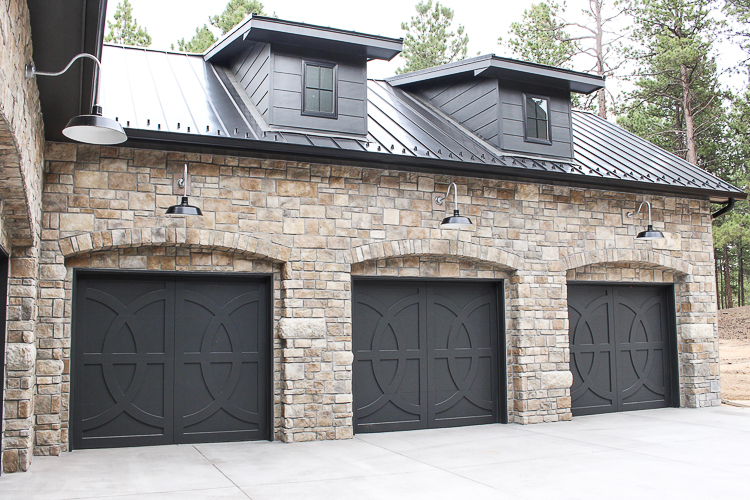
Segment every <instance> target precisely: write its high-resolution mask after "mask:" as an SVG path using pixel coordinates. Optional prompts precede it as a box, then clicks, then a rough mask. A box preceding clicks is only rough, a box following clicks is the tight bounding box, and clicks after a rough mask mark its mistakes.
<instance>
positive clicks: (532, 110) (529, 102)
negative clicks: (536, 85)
mask: <svg viewBox="0 0 750 500" xmlns="http://www.w3.org/2000/svg"><path fill="white" fill-rule="evenodd" d="M526 117H527V118H536V103H535V102H534V99H532V98H531V97H527V98H526Z"/></svg>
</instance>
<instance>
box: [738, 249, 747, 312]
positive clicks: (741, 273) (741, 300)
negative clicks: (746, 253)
mask: <svg viewBox="0 0 750 500" xmlns="http://www.w3.org/2000/svg"><path fill="white" fill-rule="evenodd" d="M737 264H739V269H738V273H739V280H738V281H739V283H738V285H739V290H738V291H737V294H738V296H737V302H738V303H739V305H741V306H744V305H745V266H744V265H743V264H742V238H740V244H739V245H738V246H737Z"/></svg>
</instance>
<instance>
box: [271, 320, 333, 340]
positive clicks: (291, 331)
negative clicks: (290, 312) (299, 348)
mask: <svg viewBox="0 0 750 500" xmlns="http://www.w3.org/2000/svg"><path fill="white" fill-rule="evenodd" d="M326 333H327V329H326V321H325V319H324V318H281V320H279V337H281V338H282V339H323V338H325V337H326Z"/></svg>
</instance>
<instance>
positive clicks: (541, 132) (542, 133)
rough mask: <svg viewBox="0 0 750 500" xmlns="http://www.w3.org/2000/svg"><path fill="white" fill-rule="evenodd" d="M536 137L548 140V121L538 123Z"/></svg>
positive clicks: (538, 121)
mask: <svg viewBox="0 0 750 500" xmlns="http://www.w3.org/2000/svg"><path fill="white" fill-rule="evenodd" d="M536 136H537V138H538V139H544V140H545V141H546V140H547V120H537V121H536Z"/></svg>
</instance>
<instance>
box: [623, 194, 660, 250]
mask: <svg viewBox="0 0 750 500" xmlns="http://www.w3.org/2000/svg"><path fill="white" fill-rule="evenodd" d="M644 203H645V204H646V206H647V207H648V226H647V227H646V230H645V231H641V232H640V233H638V235H637V236H636V237H635V239H636V240H641V241H648V240H660V239H663V238H664V233H662V232H661V231H655V230H654V225H653V223H652V222H651V203H649V202H647V201H643V202H641V204H640V206H639V207H638V211H637V212H636V213H635V214H636V215H638V214H639V213H640V212H641V208H643V204H644ZM626 215H627V216H628V218H631V217H633V212H628V213H627V214H626Z"/></svg>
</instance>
